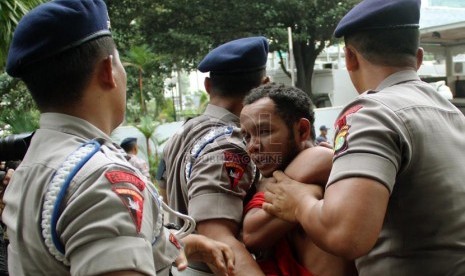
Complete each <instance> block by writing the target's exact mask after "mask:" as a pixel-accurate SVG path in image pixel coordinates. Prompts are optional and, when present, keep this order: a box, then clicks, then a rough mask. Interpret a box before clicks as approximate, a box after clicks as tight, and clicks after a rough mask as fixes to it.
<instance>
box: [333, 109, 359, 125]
mask: <svg viewBox="0 0 465 276" xmlns="http://www.w3.org/2000/svg"><path fill="white" fill-rule="evenodd" d="M362 107H363V105H360V104H359V105H355V106H352V107H351V108H349V109H348V110H347V111H346V112H344V114H342V116H340V117H339V119H337V121H336V123H335V124H334V129H335V130H336V131H338V130H339V129H342V127H344V126H345V125H347V119H346V117H347V116H349V115H350V114H354V113H355V112H357V111H359V110H360V109H361V108H362Z"/></svg>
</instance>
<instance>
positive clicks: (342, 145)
mask: <svg viewBox="0 0 465 276" xmlns="http://www.w3.org/2000/svg"><path fill="white" fill-rule="evenodd" d="M362 108H363V105H360V104H358V105H354V106H352V107H351V108H349V109H348V110H346V112H344V113H343V114H342V115H341V116H339V118H338V119H337V121H336V123H334V129H335V130H336V136H335V138H334V154H335V155H336V156H337V155H339V154H341V153H342V152H344V151H346V150H347V149H348V147H349V145H348V142H347V136H348V135H349V128H350V125H348V124H347V116H349V115H351V114H354V113H356V112H357V111H359V110H360V109H362Z"/></svg>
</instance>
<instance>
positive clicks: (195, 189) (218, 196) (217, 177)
mask: <svg viewBox="0 0 465 276" xmlns="http://www.w3.org/2000/svg"><path fill="white" fill-rule="evenodd" d="M163 159H164V162H165V165H166V170H165V173H164V174H163V176H164V177H163V179H162V181H161V183H160V185H161V186H162V187H163V188H165V189H166V191H167V195H168V202H169V205H170V207H171V208H173V209H174V210H177V211H179V212H181V213H184V214H188V215H189V216H191V217H193V218H194V219H195V220H196V221H197V222H199V221H203V220H208V219H230V220H233V221H235V222H237V223H240V222H241V220H242V208H243V204H242V199H243V198H244V196H245V194H246V191H247V190H248V189H249V188H250V186H251V184H252V183H253V181H254V176H255V166H254V165H253V163H252V162H250V159H249V157H248V155H247V153H246V152H245V145H244V142H243V140H242V136H241V133H240V129H239V118H238V117H237V116H236V115H234V114H232V113H230V112H229V111H227V110H226V109H223V108H221V107H218V106H214V105H208V106H207V109H206V111H205V113H204V114H203V115H201V116H199V117H196V118H193V119H191V120H189V121H187V122H186V123H185V124H184V125H183V127H182V128H181V129H180V130H179V131H178V132H177V133H176V134H175V135H174V136H173V137H172V138H171V139H170V140H169V141H168V143H167V145H166V146H165V148H164V157H163ZM172 222H173V223H177V224H181V222H180V221H179V220H178V219H176V218H172Z"/></svg>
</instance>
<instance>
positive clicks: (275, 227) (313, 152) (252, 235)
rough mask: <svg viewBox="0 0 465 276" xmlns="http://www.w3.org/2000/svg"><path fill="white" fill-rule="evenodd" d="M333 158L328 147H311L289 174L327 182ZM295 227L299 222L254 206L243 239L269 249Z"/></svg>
mask: <svg viewBox="0 0 465 276" xmlns="http://www.w3.org/2000/svg"><path fill="white" fill-rule="evenodd" d="M332 158H333V151H332V150H330V149H328V148H324V147H313V148H308V149H306V150H304V151H302V152H300V154H299V155H297V156H296V157H295V158H294V160H293V161H292V162H291V163H290V164H289V166H287V168H286V170H285V173H286V174H287V175H288V176H289V177H290V178H292V179H295V180H297V181H299V182H304V183H319V184H321V185H324V184H325V183H326V181H327V180H328V177H329V173H330V172H331V166H332ZM265 186H266V185H265ZM263 190H264V188H263ZM295 226H296V223H289V222H286V221H285V220H282V219H280V218H278V217H275V216H273V215H271V214H269V213H268V212H266V211H264V210H263V209H261V208H254V209H252V210H250V211H249V212H248V213H247V214H246V215H245V217H244V226H243V240H244V243H245V245H246V246H247V247H248V248H249V249H251V250H252V251H253V250H264V249H268V248H270V247H272V246H273V245H274V244H275V243H276V241H278V240H279V239H281V238H282V237H283V236H284V235H285V234H286V233H287V232H288V231H289V230H291V229H292V228H294V227H295Z"/></svg>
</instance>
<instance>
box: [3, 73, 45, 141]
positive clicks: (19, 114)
mask: <svg viewBox="0 0 465 276" xmlns="http://www.w3.org/2000/svg"><path fill="white" fill-rule="evenodd" d="M38 126H39V111H38V110H37V108H36V107H35V104H34V101H33V100H32V97H31V95H30V94H29V92H28V91H27V88H26V86H25V85H24V83H23V82H21V81H19V80H18V79H14V78H11V77H10V76H8V75H7V74H6V73H3V74H0V130H3V131H7V133H23V132H28V131H33V130H35V129H37V128H38Z"/></svg>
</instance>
